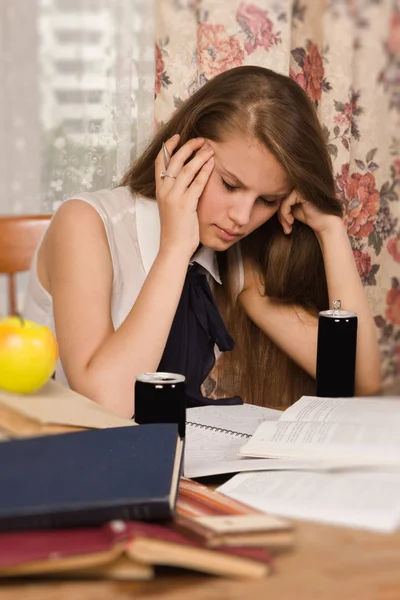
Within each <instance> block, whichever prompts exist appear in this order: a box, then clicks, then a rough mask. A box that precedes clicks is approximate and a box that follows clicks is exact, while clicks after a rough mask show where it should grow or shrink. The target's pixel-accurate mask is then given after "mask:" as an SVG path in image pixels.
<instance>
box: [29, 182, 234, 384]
mask: <svg viewBox="0 0 400 600" xmlns="http://www.w3.org/2000/svg"><path fill="white" fill-rule="evenodd" d="M71 199H73V200H82V201H84V202H87V203H88V204H90V205H91V206H92V207H93V208H94V210H96V211H97V213H98V214H99V215H100V217H101V219H102V221H103V224H104V229H105V232H106V235H107V240H108V245H109V248H110V254H111V260H112V265H113V273H114V276H113V284H112V298H111V316H112V322H113V326H114V329H118V327H119V326H120V325H121V323H123V321H124V320H125V318H126V317H127V315H128V313H129V311H130V310H131V308H132V306H133V305H134V303H135V301H136V298H137V297H138V295H139V292H140V290H141V288H142V285H143V283H144V280H145V279H146V277H147V274H148V272H149V271H150V268H151V266H152V264H153V262H154V260H155V258H156V256H157V253H158V249H159V242H160V218H159V213H158V205H157V202H156V201H155V200H149V199H147V198H143V197H140V196H135V195H132V193H131V191H130V190H129V188H128V187H118V188H116V189H114V190H109V189H106V190H100V191H98V192H94V193H82V194H77V195H74V196H73V198H71ZM66 202H68V200H66ZM39 247H40V244H39V246H38V248H37V249H36V252H35V254H34V257H33V261H32V265H31V268H30V273H29V281H28V287H27V291H26V297H25V303H24V308H23V313H22V314H23V316H24V317H25V318H26V319H29V320H31V321H35V322H37V323H41V324H43V325H47V326H48V327H49V328H50V329H51V330H52V331H53V333H54V334H56V331H55V324H54V313H53V303H52V298H51V295H50V294H49V293H48V292H47V291H46V290H45V289H44V288H43V286H42V285H41V283H40V281H39V279H38V276H37V268H36V259H37V253H38V249H39ZM195 260H196V262H197V263H199V264H200V265H201V266H202V267H203V268H204V269H205V271H206V272H207V273H208V274H209V276H212V277H213V278H214V279H215V281H216V282H218V283H219V284H220V283H221V280H220V277H219V272H218V265H217V260H216V256H215V253H214V252H213V251H212V250H211V249H210V248H205V247H203V248H201V249H200V251H199V252H198V253H197V255H196V257H195ZM229 264H230V268H231V269H233V271H232V274H233V282H234V287H235V294H236V295H238V294H239V293H240V291H241V290H242V289H243V265H242V258H241V252H240V245H239V244H235V246H233V247H232V249H231V250H229ZM56 379H57V381H59V382H60V383H62V384H63V385H66V386H68V382H67V379H66V376H65V373H64V370H63V368H62V365H61V362H60V361H59V362H58V364H57V368H56Z"/></svg>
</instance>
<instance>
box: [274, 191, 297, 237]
mask: <svg viewBox="0 0 400 600" xmlns="http://www.w3.org/2000/svg"><path fill="white" fill-rule="evenodd" d="M298 202H299V195H298V193H297V192H296V190H293V191H292V192H291V193H290V194H289V196H287V198H285V199H284V200H282V203H281V205H280V207H279V211H278V217H279V221H280V223H281V225H282V228H283V231H284V232H285V233H287V234H288V233H291V231H292V227H293V223H294V215H293V212H292V210H293V207H294V206H296V204H297V203H298Z"/></svg>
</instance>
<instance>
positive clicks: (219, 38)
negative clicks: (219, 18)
mask: <svg viewBox="0 0 400 600" xmlns="http://www.w3.org/2000/svg"><path fill="white" fill-rule="evenodd" d="M198 56H199V65H200V66H199V69H200V72H202V73H204V75H205V76H206V77H207V79H211V78H212V77H214V75H218V74H219V73H222V72H223V71H227V70H228V69H232V68H233V67H239V66H240V65H242V64H243V61H244V52H243V48H242V47H241V45H240V42H239V40H238V39H237V38H235V36H233V35H229V34H228V33H227V32H226V30H225V27H224V26H223V25H211V24H210V23H201V24H200V26H199V28H198Z"/></svg>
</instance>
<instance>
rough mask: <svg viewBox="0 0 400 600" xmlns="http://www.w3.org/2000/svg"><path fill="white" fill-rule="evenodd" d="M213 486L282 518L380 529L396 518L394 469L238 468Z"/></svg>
mask: <svg viewBox="0 0 400 600" xmlns="http://www.w3.org/2000/svg"><path fill="white" fill-rule="evenodd" d="M217 491H219V492H221V493H222V494H225V495H226V496H229V497H231V498H235V499H236V500H240V502H243V503H245V504H248V505H249V506H252V507H253V508H257V509H259V510H262V511H265V512H267V513H271V514H276V515H280V516H283V517H287V518H294V519H304V520H308V521H316V522H322V523H328V524H332V525H343V526H350V527H357V528H362V529H369V530H372V531H380V532H392V531H395V530H396V529H397V528H398V527H399V524H400V504H399V500H398V499H399V495H400V474H399V473H342V472H340V473H321V472H319V473H312V472H308V473H305V472H283V471H281V472H274V471H271V472H262V473H251V474H249V473H241V474H239V475H236V476H235V477H232V479H230V480H229V481H227V482H226V483H224V484H223V485H222V486H220V487H219V488H218V490H217Z"/></svg>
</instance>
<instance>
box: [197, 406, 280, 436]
mask: <svg viewBox="0 0 400 600" xmlns="http://www.w3.org/2000/svg"><path fill="white" fill-rule="evenodd" d="M281 415H282V411H280V410H274V409H272V408H264V407H262V406H253V405H252V404H241V405H237V406H219V405H212V404H211V405H207V406H199V407H196V408H188V409H187V411H186V421H187V422H188V423H197V424H199V425H205V426H207V427H218V428H220V429H227V430H228V431H233V432H237V433H242V434H247V435H253V433H254V432H255V430H256V429H257V426H258V425H259V424H260V423H262V422H263V421H267V420H268V421H272V420H274V421H275V420H278V419H279V417H280V416H281Z"/></svg>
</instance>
